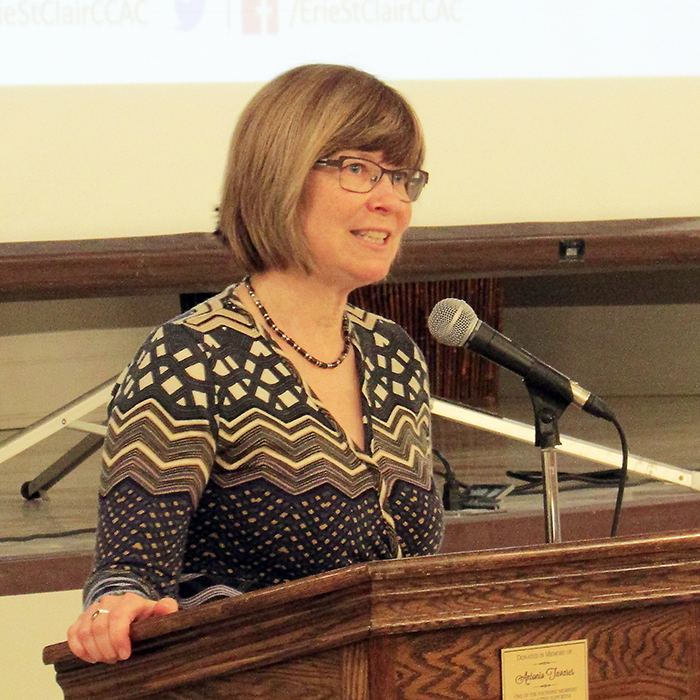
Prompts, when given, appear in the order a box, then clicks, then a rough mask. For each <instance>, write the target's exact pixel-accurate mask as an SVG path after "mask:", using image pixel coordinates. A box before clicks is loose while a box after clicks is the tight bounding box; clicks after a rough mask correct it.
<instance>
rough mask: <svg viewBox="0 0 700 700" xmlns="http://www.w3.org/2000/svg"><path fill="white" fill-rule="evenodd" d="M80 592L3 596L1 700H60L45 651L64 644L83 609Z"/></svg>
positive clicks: (0, 606)
mask: <svg viewBox="0 0 700 700" xmlns="http://www.w3.org/2000/svg"><path fill="white" fill-rule="evenodd" d="M80 596H81V592H80V591H61V592H59V593H36V594H33V595H18V596H0V700H61V699H62V698H63V692H62V691H61V689H60V687H59V686H58V684H57V683H56V679H55V673H54V669H53V666H45V665H44V663H43V662H42V660H41V654H42V650H43V648H44V647H45V646H48V645H49V644H55V643H56V642H60V641H63V640H64V639H65V638H66V630H67V629H68V626H69V625H70V624H71V623H72V622H73V620H74V619H75V618H76V617H77V615H78V613H79V612H80V610H81V602H80Z"/></svg>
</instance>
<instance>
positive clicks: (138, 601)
mask: <svg viewBox="0 0 700 700" xmlns="http://www.w3.org/2000/svg"><path fill="white" fill-rule="evenodd" d="M177 609H178V604H177V601H176V600H175V599H174V598H161V600H148V599H147V598H143V597H142V596H140V595H137V594H136V593H125V594H124V595H105V596H102V598H100V599H99V601H98V602H97V603H93V604H92V605H91V606H90V607H89V608H88V609H87V610H86V611H85V612H83V613H82V614H81V615H80V617H79V618H78V619H77V620H76V621H75V622H74V623H73V624H72V625H71V626H70V627H69V629H68V646H69V647H70V650H71V651H72V652H73V653H74V654H75V655H76V656H77V657H79V658H81V659H83V660H84V661H88V662H90V663H96V662H98V661H104V662H105V663H109V664H112V663H115V662H117V661H123V660H124V659H128V658H129V656H131V638H130V636H129V632H130V630H131V623H132V622H138V621H139V620H145V619H147V618H149V617H155V616H158V615H167V614H168V613H173V612H176V611H177Z"/></svg>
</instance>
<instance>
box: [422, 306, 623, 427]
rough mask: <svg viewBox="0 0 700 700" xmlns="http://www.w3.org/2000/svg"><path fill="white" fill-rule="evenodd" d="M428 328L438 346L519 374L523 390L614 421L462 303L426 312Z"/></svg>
mask: <svg viewBox="0 0 700 700" xmlns="http://www.w3.org/2000/svg"><path fill="white" fill-rule="evenodd" d="M428 328H429V330H430V333H431V335H432V336H433V337H434V338H435V339H436V340H437V341H438V342H439V343H443V344H444V345H453V346H456V347H463V346H465V345H466V346H467V347H468V348H469V349H470V350H473V351H474V352H476V353H478V354H479V355H481V356H482V357H485V358H486V359H487V360H491V361H492V362H495V363H496V364H498V365H501V366H502V367H505V368H506V369H509V370H511V371H512V372H515V373H516V374H519V375H520V376H521V377H523V381H524V382H525V385H526V386H529V387H532V388H534V389H540V390H541V391H544V392H545V393H547V394H549V395H550V396H553V397H556V398H558V399H562V400H563V401H565V402H566V404H567V405H569V404H572V403H573V404H575V405H576V406H578V407H579V408H581V409H582V410H584V411H586V412H587V413H590V414H591V415H594V416H597V417H598V418H605V420H609V421H611V422H613V423H614V422H615V420H616V419H615V416H614V414H613V412H612V411H611V410H610V409H609V408H608V407H607V406H606V404H605V402H604V401H603V399H601V398H600V397H599V396H596V395H595V394H592V393H591V392H590V391H587V390H586V389H584V388H583V387H581V386H579V385H578V384H577V383H576V382H573V381H571V379H569V378H568V377H567V376H565V375H564V374H562V373H561V372H558V371H557V370H555V369H554V368H553V367H550V366H549V365H547V364H545V363H544V362H540V360H538V359H537V358H536V357H534V356H533V355H531V354H530V353H529V352H526V351H525V350H523V349H522V348H519V347H518V346H517V345H516V344H515V343H514V342H513V341H512V340H510V339H509V338H506V336H504V335H503V334H502V333H499V332H498V331H497V330H495V329H494V328H491V326H489V325H487V324H486V323H484V322H483V321H480V320H479V318H478V317H477V315H476V313H475V312H474V309H472V307H471V306H469V304H467V302H466V301H463V300H462V299H442V300H441V301H439V302H438V303H437V304H435V306H434V307H433V310H432V311H431V312H430V317H429V319H428Z"/></svg>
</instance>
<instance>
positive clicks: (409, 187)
mask: <svg viewBox="0 0 700 700" xmlns="http://www.w3.org/2000/svg"><path fill="white" fill-rule="evenodd" d="M316 165H327V166H329V167H331V168H338V182H339V183H340V186H341V187H342V188H343V189H344V190H347V191H348V192H357V193H359V194H364V193H365V192H369V191H371V190H372V189H374V188H375V187H376V186H377V185H378V184H379V181H380V180H381V179H382V176H383V175H388V176H389V181H390V182H391V184H392V185H393V186H394V192H396V195H397V196H398V198H399V199H400V200H401V201H402V202H415V201H416V200H417V199H418V196H419V195H420V193H421V192H422V190H423V187H425V184H426V183H427V182H428V173H426V172H425V170H412V169H410V168H399V169H397V170H387V169H386V168H382V166H381V165H377V163H375V162H374V161H371V160H366V159H365V158H356V157H355V156H340V158H336V159H335V160H331V159H330V158H321V160H317V161H316Z"/></svg>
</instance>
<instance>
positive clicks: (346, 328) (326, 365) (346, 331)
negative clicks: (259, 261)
mask: <svg viewBox="0 0 700 700" xmlns="http://www.w3.org/2000/svg"><path fill="white" fill-rule="evenodd" d="M243 284H244V285H245V288H246V290H247V291H248V294H250V298H251V299H252V300H253V302H254V303H255V306H257V307H258V311H260V313H261V314H262V317H263V318H264V319H265V323H267V325H268V326H269V327H270V328H272V330H273V331H274V332H275V333H276V334H277V335H278V336H279V337H280V338H282V340H284V341H285V343H287V344H288V345H290V346H291V347H293V348H294V349H295V350H296V351H297V352H298V353H299V354H300V355H301V356H302V357H303V358H304V359H305V360H308V361H309V362H310V363H311V364H312V365H316V367H321V369H334V368H335V367H337V366H338V365H339V364H340V363H341V362H342V361H343V360H344V359H345V358H346V357H347V356H348V352H350V322H349V321H348V315H347V314H346V313H344V314H343V351H342V352H341V353H340V357H338V359H337V360H335V361H334V362H323V360H319V359H317V358H315V357H314V356H313V355H311V354H309V353H308V352H306V350H304V348H302V347H301V345H299V344H298V343H296V342H294V340H292V339H291V338H290V337H289V336H288V335H287V334H286V333H285V332H284V331H283V330H282V329H281V328H280V327H279V326H278V325H277V324H276V323H275V322H274V321H273V320H272V319H271V318H270V314H269V313H267V309H266V308H265V307H264V306H263V305H262V302H261V301H260V299H258V297H257V296H256V295H255V291H254V290H253V285H251V283H250V277H246V278H245V279H244V280H243Z"/></svg>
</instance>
